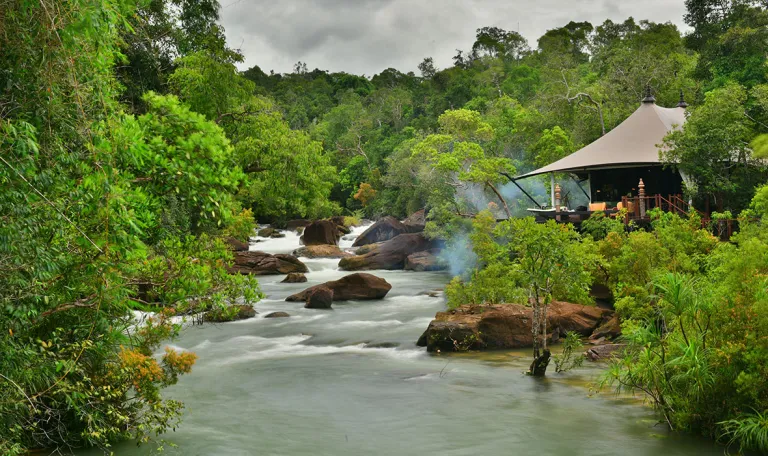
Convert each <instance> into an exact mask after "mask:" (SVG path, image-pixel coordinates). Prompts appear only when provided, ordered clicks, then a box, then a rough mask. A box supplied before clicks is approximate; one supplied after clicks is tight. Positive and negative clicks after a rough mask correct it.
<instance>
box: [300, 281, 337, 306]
mask: <svg viewBox="0 0 768 456" xmlns="http://www.w3.org/2000/svg"><path fill="white" fill-rule="evenodd" d="M333 294H334V293H333V290H331V289H330V288H328V287H326V286H324V285H320V286H317V287H313V288H311V289H310V291H309V292H308V293H307V297H306V303H305V304H304V307H305V308H307V309H330V308H331V304H333Z"/></svg>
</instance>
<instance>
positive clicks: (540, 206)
mask: <svg viewBox="0 0 768 456" xmlns="http://www.w3.org/2000/svg"><path fill="white" fill-rule="evenodd" d="M501 174H502V175H503V176H504V177H506V178H507V179H509V181H510V182H512V183H513V184H515V187H517V188H519V189H520V191H521V192H523V195H525V196H527V197H528V199H529V200H531V201H533V204H535V205H536V207H538V208H539V209H544V206H542V205H541V204H539V203H538V202H536V200H535V199H533V197H532V196H531V195H529V194H528V192H526V191H525V190H524V189H523V187H521V186H520V184H518V183H517V181H516V180H515V179H513V178H512V176H510V175H509V174H507V173H501Z"/></svg>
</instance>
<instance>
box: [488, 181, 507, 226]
mask: <svg viewBox="0 0 768 456" xmlns="http://www.w3.org/2000/svg"><path fill="white" fill-rule="evenodd" d="M486 184H488V186H489V187H490V188H491V190H493V193H495V194H496V197H497V198H499V201H501V206H502V207H503V208H504V212H505V213H506V214H507V218H512V213H510V212H509V206H507V201H506V200H505V199H504V197H503V196H501V193H499V191H498V190H497V189H496V186H494V185H493V184H492V183H490V182H486Z"/></svg>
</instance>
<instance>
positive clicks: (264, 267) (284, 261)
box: [229, 251, 309, 275]
mask: <svg viewBox="0 0 768 456" xmlns="http://www.w3.org/2000/svg"><path fill="white" fill-rule="evenodd" d="M229 271H230V272H232V273H240V274H253V275H279V274H290V273H291V272H309V269H307V266H306V265H305V264H304V263H302V262H301V261H299V259H298V258H296V257H295V256H292V255H286V254H282V253H278V254H276V255H272V254H269V253H265V252H259V251H252V252H236V253H235V264H234V265H232V267H231V268H230V269H229Z"/></svg>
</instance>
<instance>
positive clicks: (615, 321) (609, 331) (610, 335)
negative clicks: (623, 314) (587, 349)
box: [589, 314, 621, 340]
mask: <svg viewBox="0 0 768 456" xmlns="http://www.w3.org/2000/svg"><path fill="white" fill-rule="evenodd" d="M620 335H621V323H620V322H619V315H618V314H614V315H613V317H611V318H610V319H609V320H608V321H606V322H605V323H603V324H602V325H600V327H599V328H597V329H595V332H593V333H592V335H591V336H589V338H590V340H597V339H611V340H613V339H616V338H617V337H619V336H620Z"/></svg>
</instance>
